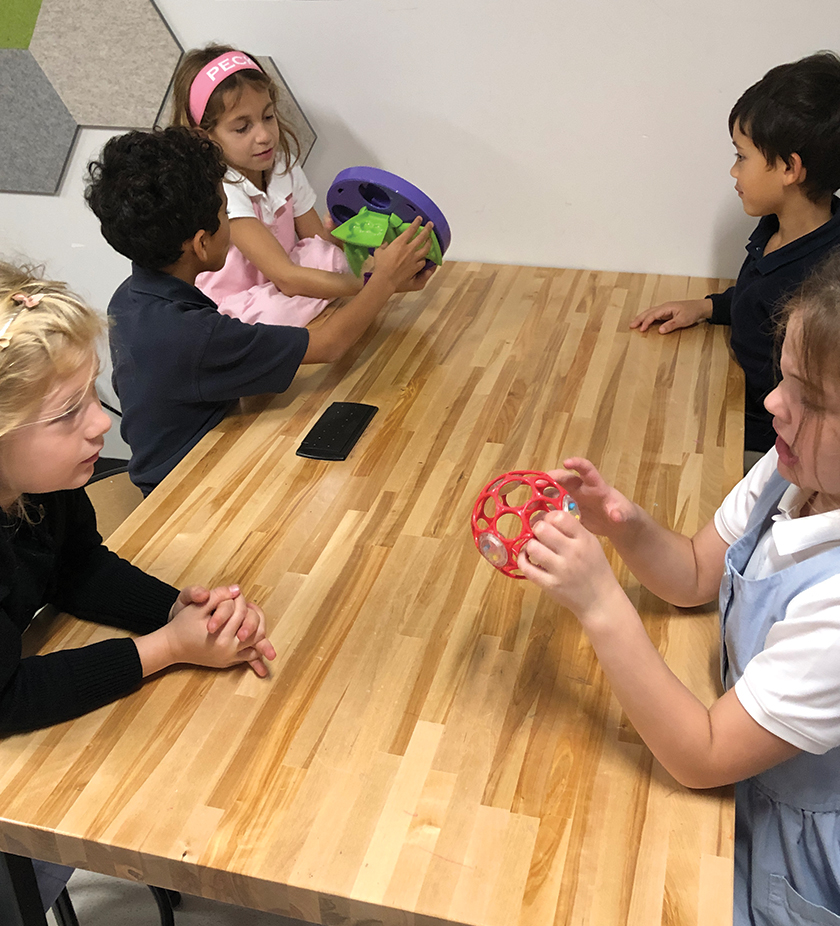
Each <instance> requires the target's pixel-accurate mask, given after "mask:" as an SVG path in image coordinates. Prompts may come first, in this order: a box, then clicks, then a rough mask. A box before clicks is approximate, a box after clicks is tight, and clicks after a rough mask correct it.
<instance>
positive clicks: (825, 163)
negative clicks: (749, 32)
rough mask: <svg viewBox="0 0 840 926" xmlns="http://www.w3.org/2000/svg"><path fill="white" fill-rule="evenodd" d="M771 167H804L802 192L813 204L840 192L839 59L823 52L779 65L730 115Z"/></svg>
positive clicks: (746, 92) (750, 90) (733, 125)
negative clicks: (797, 162)
mask: <svg viewBox="0 0 840 926" xmlns="http://www.w3.org/2000/svg"><path fill="white" fill-rule="evenodd" d="M736 122H737V123H738V127H739V128H740V130H741V131H742V132H743V133H744V134H745V135H747V136H748V137H749V138H750V140H751V141H752V143H753V144H754V145H755V146H756V148H758V150H759V151H760V152H761V153H762V154H763V155H764V157H765V158H766V160H767V162H768V163H769V164H775V163H776V159H777V158H781V159H782V160H783V161H784V162H785V164H788V165H789V164H790V163H791V155H793V154H798V155H799V157H800V158H801V159H802V166H803V167H804V168H805V180H804V181H803V183H802V190H803V192H804V193H805V195H806V196H807V197H808V198H809V199H811V200H813V201H814V202H816V201H818V200H820V199H822V198H823V197H825V196H826V195H830V194H831V193H833V192H834V191H835V190H837V189H838V188H840V154H838V152H840V57H838V56H837V55H836V54H835V53H834V52H831V51H821V52H817V53H816V54H814V55H808V56H807V57H806V58H800V59H799V61H793V62H791V63H790V64H780V65H779V66H778V67H775V68H773V69H772V70H770V71H768V72H767V73H766V74H765V75H764V77H762V78H761V80H760V81H759V82H758V83H756V84H753V85H752V87H750V88H749V90H747V91H745V92H744V93H743V94H742V96H741V98H740V99H739V100H738V102H737V103H736V104H735V105H734V106H733V107H732V112H731V113H730V114H729V133H730V135H731V134H732V132H733V130H734V128H735V123H736Z"/></svg>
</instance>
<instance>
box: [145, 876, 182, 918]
mask: <svg viewBox="0 0 840 926" xmlns="http://www.w3.org/2000/svg"><path fill="white" fill-rule="evenodd" d="M149 890H150V891H151V892H152V894H153V896H154V898H155V902H156V903H157V905H158V911H159V912H160V926H175V916H174V914H173V913H172V901H171V900H170V898H169V894H170V891H167V890H166V889H165V888H162V887H153V886H152V885H151V884H150V885H149ZM171 893H177V891H173V892H171ZM180 899H181V897H180V894H179V895H178V900H179V901H180Z"/></svg>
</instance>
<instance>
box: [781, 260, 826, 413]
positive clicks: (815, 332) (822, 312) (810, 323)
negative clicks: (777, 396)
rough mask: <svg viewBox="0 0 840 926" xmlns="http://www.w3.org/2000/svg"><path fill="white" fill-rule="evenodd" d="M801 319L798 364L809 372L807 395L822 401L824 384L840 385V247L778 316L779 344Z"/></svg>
mask: <svg viewBox="0 0 840 926" xmlns="http://www.w3.org/2000/svg"><path fill="white" fill-rule="evenodd" d="M794 317H796V318H797V319H799V320H800V321H801V327H800V331H799V344H798V348H799V363H800V365H801V372H802V373H803V375H806V380H805V382H804V387H803V388H804V389H805V395H806V397H807V398H808V399H810V400H811V401H812V402H813V403H814V404H816V405H819V404H820V402H821V397H822V392H823V386H822V384H823V383H826V382H829V381H834V382H835V383H837V384H838V385H840V247H838V248H835V249H834V250H833V251H831V252H830V253H829V255H828V257H826V258H825V260H823V261H822V263H820V264H818V265H817V266H816V267H815V268H814V270H813V271H812V272H811V273H810V274H809V275H808V277H806V279H805V280H804V282H803V283H802V284H801V285H800V287H799V289H797V290H796V291H795V292H794V293H793V295H792V296H791V297H790V299H789V300H788V301H787V304H786V305H785V307H784V309H783V310H782V312H781V315H780V317H779V325H778V332H777V343H778V345H779V347H781V341H782V340H783V339H784V335H785V332H786V331H787V328H788V325H789V324H790V321H791V319H792V318H794Z"/></svg>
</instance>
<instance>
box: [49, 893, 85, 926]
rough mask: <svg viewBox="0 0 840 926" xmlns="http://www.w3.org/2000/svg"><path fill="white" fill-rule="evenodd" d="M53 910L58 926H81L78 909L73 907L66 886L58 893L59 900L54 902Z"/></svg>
mask: <svg viewBox="0 0 840 926" xmlns="http://www.w3.org/2000/svg"><path fill="white" fill-rule="evenodd" d="M52 910H53V913H54V914H55V919H56V922H57V923H58V926H79V921H78V919H76V911H75V910H74V909H73V904H72V903H71V901H70V895H69V894H68V893H67V888H66V887H65V888H64V890H63V891H62V892H61V893H60V894H59V895H58V900H56V902H55V903H54V904H53V908H52Z"/></svg>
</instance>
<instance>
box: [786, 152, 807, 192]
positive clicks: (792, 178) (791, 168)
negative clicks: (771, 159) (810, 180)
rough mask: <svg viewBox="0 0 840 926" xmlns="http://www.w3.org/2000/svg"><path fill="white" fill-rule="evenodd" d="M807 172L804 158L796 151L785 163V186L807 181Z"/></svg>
mask: <svg viewBox="0 0 840 926" xmlns="http://www.w3.org/2000/svg"><path fill="white" fill-rule="evenodd" d="M805 174H806V170H805V167H804V166H803V164H802V158H801V157H800V156H799V155H798V154H797V153H796V152H795V151H794V152H793V154H792V155H791V156H790V158H789V159H788V160H787V162H786V163H785V177H784V182H785V185H787V186H790V185H791V184H800V183H802V182H803V181H804V179H805Z"/></svg>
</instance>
